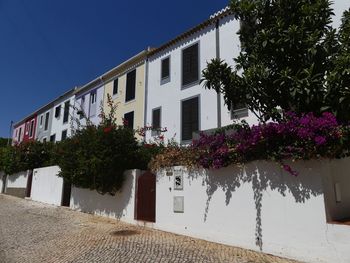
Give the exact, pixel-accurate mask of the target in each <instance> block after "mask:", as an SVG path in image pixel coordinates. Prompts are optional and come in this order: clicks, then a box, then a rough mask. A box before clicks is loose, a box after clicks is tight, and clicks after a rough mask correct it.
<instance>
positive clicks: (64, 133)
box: [61, 130, 67, 141]
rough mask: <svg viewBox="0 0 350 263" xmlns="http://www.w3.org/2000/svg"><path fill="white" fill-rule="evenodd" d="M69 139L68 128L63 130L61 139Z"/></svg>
mask: <svg viewBox="0 0 350 263" xmlns="http://www.w3.org/2000/svg"><path fill="white" fill-rule="evenodd" d="M65 139H67V130H64V131H62V136H61V141H63V140H65Z"/></svg>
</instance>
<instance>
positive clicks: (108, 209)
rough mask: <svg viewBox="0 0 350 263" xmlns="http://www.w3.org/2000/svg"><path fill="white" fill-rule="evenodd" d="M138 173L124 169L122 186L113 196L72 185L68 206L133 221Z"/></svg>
mask: <svg viewBox="0 0 350 263" xmlns="http://www.w3.org/2000/svg"><path fill="white" fill-rule="evenodd" d="M139 174H140V171H139V170H129V171H126V172H125V181H124V184H123V188H122V190H121V191H120V192H118V193H117V194H116V195H115V196H111V195H108V194H105V195H101V194H99V193H97V192H96V191H91V190H89V189H82V188H77V187H72V193H71V200H70V207H71V208H72V209H75V210H78V211H82V212H87V213H91V214H95V215H99V216H105V217H110V218H117V219H120V220H122V221H125V222H128V223H135V221H134V209H135V182H136V178H137V176H138V175H139Z"/></svg>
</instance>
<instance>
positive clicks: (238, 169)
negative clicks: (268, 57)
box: [0, 1, 350, 263]
mask: <svg viewBox="0 0 350 263" xmlns="http://www.w3.org/2000/svg"><path fill="white" fill-rule="evenodd" d="M344 4H345V1H337V2H336V3H335V5H334V7H335V8H338V9H336V10H335V13H336V14H338V16H337V17H336V18H335V20H336V21H339V20H340V16H341V13H342V12H340V10H339V7H340V6H342V8H344ZM349 7H350V2H348V3H347V8H349ZM342 10H343V9H342ZM239 26H240V25H239V22H238V21H236V20H234V19H233V16H232V14H231V13H230V11H229V10H227V9H225V10H222V11H220V12H218V13H216V14H214V15H213V16H211V17H210V18H209V19H208V20H206V21H204V22H203V23H201V24H199V25H197V26H196V27H194V28H192V29H190V30H188V31H187V32H185V33H183V34H181V35H180V36H178V37H176V38H174V39H173V40H171V41H169V42H167V43H165V44H164V45H162V46H161V47H159V48H153V49H151V48H148V49H146V50H144V51H142V52H140V53H138V54H137V55H135V56H134V57H132V58H130V59H128V60H127V61H125V62H123V63H121V64H120V65H118V66H116V67H115V68H113V69H111V70H110V71H108V72H106V73H104V74H102V75H101V76H99V77H97V78H95V79H94V80H92V81H90V82H89V83H87V84H85V85H83V86H81V87H77V88H74V89H72V90H69V91H68V92H66V93H65V94H63V95H61V96H60V97H58V98H57V99H55V100H53V101H52V102H50V103H48V104H47V105H45V106H43V107H41V108H40V109H38V110H37V111H35V112H34V113H32V114H31V115H29V116H28V117H26V118H24V119H23V120H21V121H19V122H18V123H16V124H15V126H14V131H13V141H14V143H20V142H23V141H30V140H39V141H53V142H55V141H61V140H64V139H65V138H66V137H69V136H71V134H72V130H73V129H74V128H75V126H74V123H72V120H73V119H78V120H79V121H80V122H81V124H83V125H84V124H85V121H86V118H84V117H85V116H86V117H87V118H88V119H89V120H90V121H91V122H92V123H94V124H98V123H99V122H100V117H99V114H100V113H101V109H103V110H104V111H108V103H107V97H108V96H111V97H112V99H113V101H114V102H115V103H117V104H118V109H117V117H118V120H117V121H118V122H119V124H122V123H123V119H125V120H127V124H128V125H129V126H130V127H132V128H134V129H137V128H139V127H144V126H150V125H152V126H153V127H155V128H157V127H167V130H168V132H167V133H165V134H164V136H165V139H172V138H173V139H175V140H176V141H178V142H187V141H190V140H191V139H192V136H193V134H194V133H195V132H197V131H199V130H207V129H213V128H217V127H221V126H225V125H228V124H231V123H232V121H233V120H235V119H237V120H240V119H244V120H246V121H247V122H248V123H249V124H253V123H255V122H257V120H256V119H255V117H254V116H253V115H252V114H251V113H250V112H249V111H248V110H247V109H246V108H241V107H239V106H238V105H237V106H236V107H234V110H232V111H231V112H230V111H228V110H227V107H226V106H225V105H224V103H223V97H222V95H220V94H219V95H218V94H216V93H215V92H214V91H209V90H206V89H204V88H203V87H202V85H201V84H200V79H201V71H202V70H203V69H204V68H205V67H206V63H207V62H208V61H210V60H211V59H212V58H220V59H221V60H225V61H226V62H227V63H229V64H230V65H232V66H233V65H234V64H233V58H234V57H236V56H237V55H238V52H239V50H240V47H239V38H238V35H237V31H238V30H239ZM153 136H156V133H152V132H151V131H147V132H146V135H145V138H142V137H139V139H140V140H143V139H145V140H147V141H149V140H152V138H153ZM286 162H287V163H286V164H288V165H292V166H293V169H295V170H296V171H298V172H299V175H298V176H297V177H292V176H290V174H288V173H287V172H286V171H284V169H282V168H281V167H280V165H278V164H276V163H274V162H267V161H255V162H251V163H248V164H246V165H245V166H244V167H242V166H230V167H226V168H223V169H220V170H205V169H203V170H196V171H191V170H188V169H187V168H186V167H181V166H176V167H169V169H167V170H166V171H158V172H157V173H155V174H152V173H150V172H147V171H140V170H129V171H126V172H125V175H126V176H125V182H124V184H123V188H122V189H121V191H119V192H118V193H117V194H116V196H110V195H101V194H99V193H98V192H97V191H93V190H90V189H83V188H79V187H76V186H74V185H70V184H67V183H66V182H65V181H64V180H63V178H61V177H59V176H58V174H59V172H60V168H59V167H58V166H51V167H37V168H36V169H34V170H33V171H23V172H20V173H17V174H14V175H11V176H4V175H3V174H2V173H0V179H1V178H2V180H0V192H1V189H2V188H3V192H4V193H6V194H13V195H17V196H19V194H20V195H22V197H24V196H26V197H28V198H31V199H32V200H34V201H39V202H44V203H48V204H53V205H62V206H69V207H70V208H71V209H74V210H78V211H82V212H88V213H92V214H96V215H100V216H107V217H110V218H117V219H119V220H122V221H125V222H128V223H131V224H136V225H141V226H148V227H152V228H155V229H159V230H163V231H168V232H173V233H176V234H182V235H187V236H191V237H196V238H201V239H205V240H208V241H213V242H219V243H223V244H227V245H233V246H238V247H243V248H247V249H252V250H256V251H261V252H265V253H269V254H273V255H277V256H283V257H287V258H291V259H296V260H301V261H303V262H315V263H316V262H317V263H318V262H344V263H345V262H350V252H349V246H350V228H349V218H350V194H349V191H347V189H348V185H349V184H350V179H349V176H348V172H347V171H348V170H349V168H350V158H343V159H340V160H338V159H337V160H329V161H328V160H310V161H300V162H295V163H294V162H292V161H287V160H286ZM1 184H3V185H1Z"/></svg>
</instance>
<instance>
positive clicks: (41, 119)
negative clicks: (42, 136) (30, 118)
mask: <svg viewBox="0 0 350 263" xmlns="http://www.w3.org/2000/svg"><path fill="white" fill-rule="evenodd" d="M43 120H44V115H41V116H40V127H42V126H43Z"/></svg>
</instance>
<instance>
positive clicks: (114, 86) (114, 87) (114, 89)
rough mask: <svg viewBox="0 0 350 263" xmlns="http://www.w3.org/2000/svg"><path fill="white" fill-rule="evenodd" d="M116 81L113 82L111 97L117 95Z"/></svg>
mask: <svg viewBox="0 0 350 263" xmlns="http://www.w3.org/2000/svg"><path fill="white" fill-rule="evenodd" d="M118 82H119V81H118V79H115V80H114V82H113V95H116V94H118Z"/></svg>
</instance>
